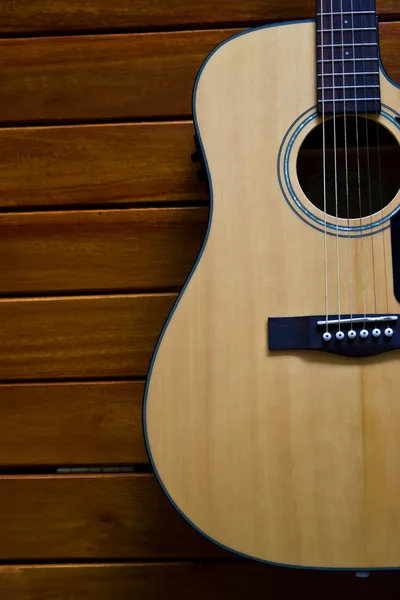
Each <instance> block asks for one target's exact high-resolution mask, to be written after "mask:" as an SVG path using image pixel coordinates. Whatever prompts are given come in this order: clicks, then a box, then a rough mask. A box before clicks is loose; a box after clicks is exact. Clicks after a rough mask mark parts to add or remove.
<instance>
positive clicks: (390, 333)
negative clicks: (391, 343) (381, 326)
mask: <svg viewBox="0 0 400 600" xmlns="http://www.w3.org/2000/svg"><path fill="white" fill-rule="evenodd" d="M385 335H386V337H388V338H391V337H393V335H394V331H393V329H392V328H391V327H387V328H386V329H385Z"/></svg>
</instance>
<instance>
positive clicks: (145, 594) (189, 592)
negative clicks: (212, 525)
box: [0, 560, 400, 600]
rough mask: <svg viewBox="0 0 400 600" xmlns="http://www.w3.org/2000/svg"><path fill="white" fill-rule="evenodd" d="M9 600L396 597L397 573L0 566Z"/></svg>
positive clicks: (222, 566) (243, 566) (0, 584)
mask: <svg viewBox="0 0 400 600" xmlns="http://www.w3.org/2000/svg"><path fill="white" fill-rule="evenodd" d="M0 589H1V590H2V591H3V592H4V597H5V598H7V600H39V599H40V600H54V599H55V598H57V600H71V599H72V598H74V599H75V598H77V599H81V598H82V599H83V598H84V599H85V600H110V599H112V598H118V600H131V599H132V598H135V597H137V598H143V599H145V600H166V599H169V598H174V600H187V598H191V600H204V598H208V600H221V599H222V598H230V600H242V599H243V598H245V597H249V598H251V599H252V600H265V598H273V599H274V598H283V597H295V596H296V595H298V591H299V589H300V590H301V593H302V595H303V597H306V598H309V599H310V600H320V599H321V598H324V599H326V600H337V598H339V597H341V598H344V599H350V598H351V599H354V600H361V599H362V600H370V599H376V598H378V597H384V598H388V599H389V598H390V599H392V598H396V597H398V594H399V591H400V584H399V581H398V573H373V574H371V575H370V577H369V579H357V578H356V577H355V575H354V573H346V572H344V573H343V572H335V573H331V572H317V571H301V570H291V571H288V570H287V569H282V568H277V567H270V566H266V565H262V564H258V563H255V562H253V563H252V562H250V561H236V560H235V561H230V562H227V561H220V560H218V561H213V562H200V561H199V562H173V563H168V564H167V563H159V564H151V563H147V564H146V563H145V564H143V563H135V564H116V565H110V564H95V565H87V564H83V565H72V564H67V565H62V566H47V565H43V566H21V565H15V566H5V567H0Z"/></svg>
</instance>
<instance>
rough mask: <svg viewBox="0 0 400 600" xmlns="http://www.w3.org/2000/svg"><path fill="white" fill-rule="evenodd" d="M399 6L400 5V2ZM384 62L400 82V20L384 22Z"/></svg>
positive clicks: (382, 32)
mask: <svg viewBox="0 0 400 600" xmlns="http://www.w3.org/2000/svg"><path fill="white" fill-rule="evenodd" d="M396 3H397V6H398V7H400V4H399V3H398V2H396ZM380 32H381V36H382V62H383V65H384V67H385V69H386V71H387V72H388V74H389V75H390V76H391V77H393V78H394V79H395V81H396V82H397V83H398V84H400V22H396V23H382V24H381V25H380Z"/></svg>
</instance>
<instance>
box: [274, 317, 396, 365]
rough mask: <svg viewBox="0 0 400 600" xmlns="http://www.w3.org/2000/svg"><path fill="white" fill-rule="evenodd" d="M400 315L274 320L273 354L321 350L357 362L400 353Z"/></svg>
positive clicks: (283, 318) (278, 318)
mask: <svg viewBox="0 0 400 600" xmlns="http://www.w3.org/2000/svg"><path fill="white" fill-rule="evenodd" d="M399 318H400V315H342V316H340V317H339V315H337V316H332V317H329V318H328V319H326V316H309V317H271V318H269V319H268V348H269V350H270V351H280V352H282V351H292V352H293V351H297V350H317V351H319V352H328V353H329V354H337V355H340V356H348V357H353V358H358V357H367V356H375V355H377V354H383V353H384V352H390V351H393V350H400V328H399V326H398V322H399Z"/></svg>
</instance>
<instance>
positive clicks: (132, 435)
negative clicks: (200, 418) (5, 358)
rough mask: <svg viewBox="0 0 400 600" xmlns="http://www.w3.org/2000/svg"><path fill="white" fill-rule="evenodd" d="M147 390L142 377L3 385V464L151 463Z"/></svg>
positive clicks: (0, 429) (0, 409)
mask: <svg viewBox="0 0 400 600" xmlns="http://www.w3.org/2000/svg"><path fill="white" fill-rule="evenodd" d="M143 391H144V382H140V381H139V382H128V383H123V382H111V383H86V384H85V383H70V384H47V385H46V384H30V385H1V386H0V413H1V415H2V418H1V419H0V465H1V466H7V467H12V466H16V465H20V466H26V465H56V466H61V465H67V466H69V467H71V466H74V465H81V466H85V467H88V466H93V465H101V466H104V465H110V464H114V465H123V464H135V463H147V462H148V456H147V452H146V449H145V445H144V439H143V427H142V403H143ZM0 588H1V585H0Z"/></svg>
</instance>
